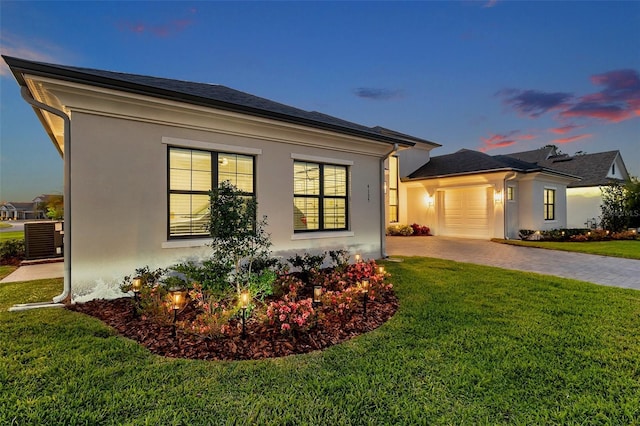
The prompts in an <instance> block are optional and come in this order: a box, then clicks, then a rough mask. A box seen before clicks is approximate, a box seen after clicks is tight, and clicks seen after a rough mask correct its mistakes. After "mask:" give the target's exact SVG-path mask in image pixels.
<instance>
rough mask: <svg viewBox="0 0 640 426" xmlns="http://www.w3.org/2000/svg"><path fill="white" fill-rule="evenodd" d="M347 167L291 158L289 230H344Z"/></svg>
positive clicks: (346, 215) (345, 223)
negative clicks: (291, 200)
mask: <svg viewBox="0 0 640 426" xmlns="http://www.w3.org/2000/svg"><path fill="white" fill-rule="evenodd" d="M347 193H348V191H347V167H346V166H338V165H331V164H319V163H310V162H305V161H294V163H293V229H294V232H301V231H329V230H331V231H333V230H345V229H347V223H348V221H347V217H348V207H347Z"/></svg>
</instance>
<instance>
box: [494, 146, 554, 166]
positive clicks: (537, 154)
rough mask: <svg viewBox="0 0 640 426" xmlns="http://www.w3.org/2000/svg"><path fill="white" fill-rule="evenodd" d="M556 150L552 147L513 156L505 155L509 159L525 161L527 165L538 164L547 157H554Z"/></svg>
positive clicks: (516, 153) (515, 153) (517, 153)
mask: <svg viewBox="0 0 640 426" xmlns="http://www.w3.org/2000/svg"><path fill="white" fill-rule="evenodd" d="M555 153H556V149H555V147H553V146H543V147H542V148H538V149H534V150H532V151H522V152H514V153H513V154H506V155H508V156H509V157H513V158H517V159H518V160H522V161H526V162H528V163H534V164H535V163H538V162H539V161H544V160H546V159H547V158H549V157H552V156H554V155H555Z"/></svg>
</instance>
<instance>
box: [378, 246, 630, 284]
mask: <svg viewBox="0 0 640 426" xmlns="http://www.w3.org/2000/svg"><path fill="white" fill-rule="evenodd" d="M387 254H388V255H389V256H424V257H435V258H439V259H449V260H456V261H458V262H467V263H476V264H480V265H488V266H497V267H499V268H504V269H515V270H519V271H529V272H537V273H540V274H546V275H555V276H558V277H564V278H573V279H576V280H581V281H587V282H591V283H595V284H602V285H607V286H613V287H623V288H632V289H636V290H640V260H634V259H622V258H618V257H607V256H598V255H593V254H582V253H572V252H565V251H558V250H546V249H538V248H532V247H518V246H511V245H507V244H500V243H494V242H491V241H487V240H471V239H462V238H449V237H387Z"/></svg>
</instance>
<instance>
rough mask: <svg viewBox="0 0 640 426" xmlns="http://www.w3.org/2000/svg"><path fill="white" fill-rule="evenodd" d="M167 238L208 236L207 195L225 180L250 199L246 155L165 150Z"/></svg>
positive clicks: (250, 166) (251, 188)
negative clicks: (167, 182) (167, 163)
mask: <svg viewBox="0 0 640 426" xmlns="http://www.w3.org/2000/svg"><path fill="white" fill-rule="evenodd" d="M168 157H169V212H168V216H169V217H168V223H169V238H181V237H182V238H184V237H205V236H208V235H209V232H208V230H207V223H208V222H209V217H208V215H209V191H211V189H212V188H215V187H217V186H218V184H219V183H220V182H223V181H225V180H227V181H229V182H231V183H232V184H233V185H235V186H236V187H238V188H239V189H240V190H241V191H243V192H244V193H245V194H246V195H247V196H254V195H255V193H254V175H255V174H254V161H253V157H252V156H250V155H240V154H229V153H221V152H210V151H201V150H195V149H188V148H174V147H169V156H168Z"/></svg>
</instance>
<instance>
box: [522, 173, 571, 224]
mask: <svg viewBox="0 0 640 426" xmlns="http://www.w3.org/2000/svg"><path fill="white" fill-rule="evenodd" d="M518 186H519V189H520V191H519V192H520V194H519V197H518V202H519V209H518V210H519V223H520V229H531V230H548V229H559V228H566V227H567V199H566V183H565V182H562V181H560V180H558V179H554V178H552V177H545V176H542V175H537V176H535V177H533V176H532V178H527V179H523V180H522V181H520V182H519V184H518ZM545 188H550V189H555V190H556V206H555V219H554V220H544V189H545Z"/></svg>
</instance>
